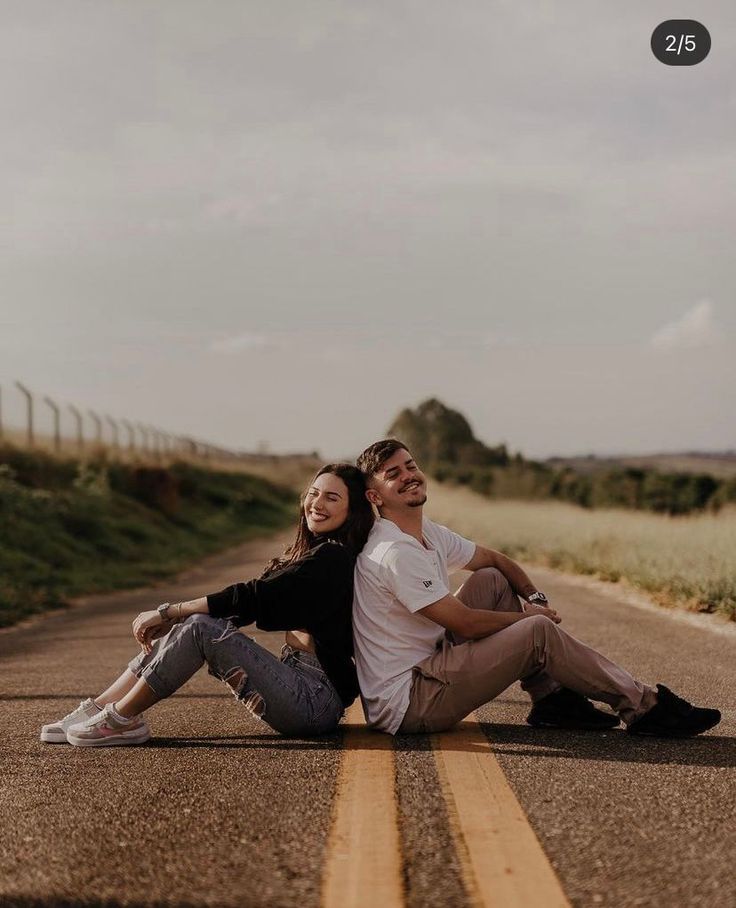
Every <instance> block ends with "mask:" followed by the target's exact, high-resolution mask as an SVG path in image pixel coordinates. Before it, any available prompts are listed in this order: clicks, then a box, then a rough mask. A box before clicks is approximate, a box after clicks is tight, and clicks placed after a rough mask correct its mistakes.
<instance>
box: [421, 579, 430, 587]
mask: <svg viewBox="0 0 736 908" xmlns="http://www.w3.org/2000/svg"><path fill="white" fill-rule="evenodd" d="M422 583H423V584H424V585H425V586H426V587H427V589H429V588H430V586H432V581H431V580H422Z"/></svg>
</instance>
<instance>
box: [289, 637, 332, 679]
mask: <svg viewBox="0 0 736 908" xmlns="http://www.w3.org/2000/svg"><path fill="white" fill-rule="evenodd" d="M287 659H288V660H290V661H291V662H298V663H299V664H300V665H306V666H309V668H314V669H317V670H318V671H320V672H322V673H323V674H325V675H326V674H327V672H326V671H325V670H324V668H323V667H322V663H321V662H320V661H319V659H318V658H317V656H316V655H315V654H314V653H308V652H306V651H305V650H303V649H297V648H296V647H295V646H291V645H290V644H288V643H284V645H283V646H282V647H281V661H282V662H286V660H287Z"/></svg>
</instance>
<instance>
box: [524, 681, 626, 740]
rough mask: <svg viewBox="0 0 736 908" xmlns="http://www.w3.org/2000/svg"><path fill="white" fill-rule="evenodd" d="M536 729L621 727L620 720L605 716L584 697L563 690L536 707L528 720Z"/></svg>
mask: <svg viewBox="0 0 736 908" xmlns="http://www.w3.org/2000/svg"><path fill="white" fill-rule="evenodd" d="M526 721H527V722H528V723H529V725H533V726H534V727H535V728H576V729H581V730H584V731H606V730H607V729H609V728H615V727H616V726H617V725H618V723H619V721H620V720H619V718H618V716H614V715H613V714H612V713H606V712H603V710H600V709H596V708H595V706H593V704H592V703H591V702H590V700H588V698H587V697H584V696H583V695H582V694H579V693H577V692H576V691H574V690H570V688H568V687H562V688H560V690H556V691H555V692H554V693H552V694H547V696H546V697H543V698H542V699H541V700H539V702H538V703H535V704H534V706H533V707H532V711H531V712H530V713H529V715H528V716H527V718H526Z"/></svg>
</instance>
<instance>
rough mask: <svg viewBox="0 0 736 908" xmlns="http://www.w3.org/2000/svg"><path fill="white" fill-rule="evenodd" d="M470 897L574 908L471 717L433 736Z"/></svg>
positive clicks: (488, 904) (524, 907) (505, 905)
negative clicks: (450, 729) (452, 728)
mask: <svg viewBox="0 0 736 908" xmlns="http://www.w3.org/2000/svg"><path fill="white" fill-rule="evenodd" d="M432 747H433V749H434V752H435V760H436V763H437V771H438V773H439V777H440V783H441V785H442V790H443V794H444V796H445V801H446V802H447V807H448V815H449V818H450V825H451V827H452V833H453V837H454V839H455V847H456V851H457V854H458V858H459V860H460V864H461V866H462V868H463V877H464V883H465V886H466V890H467V892H468V896H469V899H470V901H471V903H472V904H473V905H476V906H483V908H569V906H570V903H569V902H568V900H567V897H566V896H565V893H564V890H563V889H562V886H561V884H560V881H559V880H558V878H557V876H556V875H555V872H554V870H553V869H552V867H551V865H550V863H549V861H548V860H547V856H546V855H545V853H544V851H543V850H542V846H541V845H540V844H539V840H538V839H537V837H536V835H535V834H534V830H533V829H532V828H531V826H530V825H529V821H528V820H527V818H526V815H525V813H524V811H523V809H522V807H521V805H520V804H519V802H518V800H517V799H516V795H515V794H514V792H513V791H512V790H511V787H510V785H509V783H508V782H507V781H506V777H505V776H504V774H503V770H502V769H501V766H500V764H499V762H498V760H497V759H496V756H495V755H494V753H493V751H492V750H491V749H490V747H489V746H488V739H487V738H486V736H485V735H484V734H483V732H482V731H481V730H480V726H479V725H478V723H477V722H476V721H474V720H470V719H468V720H466V721H465V722H463V723H461V725H460V726H459V727H458V729H457V730H456V731H451V732H445V733H444V734H439V735H433V736H432Z"/></svg>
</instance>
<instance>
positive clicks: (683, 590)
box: [428, 482, 736, 620]
mask: <svg viewBox="0 0 736 908" xmlns="http://www.w3.org/2000/svg"><path fill="white" fill-rule="evenodd" d="M430 493H431V495H430V499H429V502H428V513H429V516H430V517H431V518H432V519H433V520H437V521H439V522H440V523H444V524H447V525H448V526H450V527H452V528H453V529H455V530H457V532H459V533H462V534H464V535H466V536H469V537H470V538H472V539H475V540H477V541H478V542H483V543H485V544H487V545H489V546H490V547H491V548H495V549H498V550H500V551H503V552H505V553H506V554H508V555H510V556H512V557H513V558H516V559H518V560H521V561H531V562H537V563H541V564H546V565H549V566H550V567H554V568H559V569H560V570H565V571H572V572H575V573H578V574H591V575H595V576H597V577H600V578H601V579H603V580H611V581H624V582H628V583H629V584H631V585H632V586H633V587H636V588H638V589H641V590H644V591H646V592H647V593H649V594H651V595H652V596H653V598H655V599H657V600H658V601H660V602H662V603H663V604H668V605H680V606H684V607H686V608H689V609H693V610H698V611H709V612H719V613H721V614H723V615H726V616H728V617H729V618H730V619H731V620H736V509H728V510H724V511H722V512H721V513H719V514H700V515H696V516H688V517H667V516H662V515H659V514H651V513H646V512H642V511H624V510H600V511H586V510H584V509H582V508H578V507H575V506H573V505H568V504H563V503H559V502H551V501H540V502H524V501H491V500H489V499H487V498H483V497H482V496H480V495H476V494H474V493H473V492H469V491H468V490H467V489H463V488H457V487H452V486H449V485H440V484H439V483H437V482H434V483H433V484H432V486H431V488H430Z"/></svg>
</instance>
